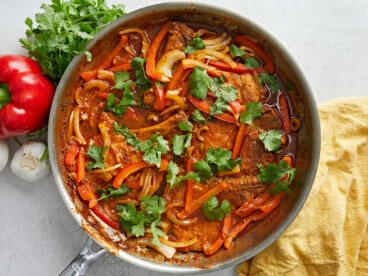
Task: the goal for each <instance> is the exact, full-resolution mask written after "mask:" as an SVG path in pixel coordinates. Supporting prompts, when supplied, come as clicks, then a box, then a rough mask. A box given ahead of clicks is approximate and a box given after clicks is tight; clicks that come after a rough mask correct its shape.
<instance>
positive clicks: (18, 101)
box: [0, 55, 55, 138]
mask: <svg viewBox="0 0 368 276" xmlns="http://www.w3.org/2000/svg"><path fill="white" fill-rule="evenodd" d="M54 92H55V88H54V86H53V84H52V83H51V81H50V80H48V79H47V78H46V77H45V76H43V75H42V73H41V68H40V66H39V65H38V64H37V63H36V62H35V61H33V60H32V59H30V58H27V57H25V56H19V55H4V56H1V57H0V138H7V137H14V136H19V135H23V134H26V133H29V132H32V131H36V130H38V129H40V128H42V127H43V126H44V125H45V124H46V122H47V119H48V115H49V111H50V107H51V103H52V99H53V96H54Z"/></svg>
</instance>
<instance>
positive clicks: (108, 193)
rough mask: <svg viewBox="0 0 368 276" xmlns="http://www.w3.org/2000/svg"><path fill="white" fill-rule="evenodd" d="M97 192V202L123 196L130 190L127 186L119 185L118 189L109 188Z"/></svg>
mask: <svg viewBox="0 0 368 276" xmlns="http://www.w3.org/2000/svg"><path fill="white" fill-rule="evenodd" d="M97 192H98V193H99V194H100V197H99V198H98V200H105V199H109V198H111V197H119V196H123V195H125V194H127V193H129V192H130V188H129V187H128V186H127V185H121V186H120V187H119V188H118V189H115V188H114V187H112V186H109V187H108V188H107V189H98V190H97Z"/></svg>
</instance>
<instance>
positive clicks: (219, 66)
mask: <svg viewBox="0 0 368 276" xmlns="http://www.w3.org/2000/svg"><path fill="white" fill-rule="evenodd" d="M208 65H211V66H213V67H216V68H217V69H220V70H223V71H227V72H232V73H237V74H244V73H254V71H255V70H254V68H247V67H245V65H244V64H241V63H237V64H236V65H237V66H236V67H234V68H232V67H231V66H230V65H229V64H227V63H225V62H223V61H219V60H210V61H208Z"/></svg>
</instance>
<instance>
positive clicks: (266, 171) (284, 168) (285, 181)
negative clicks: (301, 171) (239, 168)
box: [257, 160, 296, 193]
mask: <svg viewBox="0 0 368 276" xmlns="http://www.w3.org/2000/svg"><path fill="white" fill-rule="evenodd" d="M257 167H258V169H259V174H258V179H259V181H260V182H262V183H265V184H271V183H274V184H275V187H274V188H273V189H272V190H271V193H279V192H286V193H290V189H289V187H288V185H290V184H291V182H292V181H293V180H294V177H295V171H296V170H295V168H290V167H289V165H288V163H287V162H285V161H284V160H280V162H279V164H275V163H271V164H268V165H267V166H265V167H264V166H263V165H262V164H258V165H257Z"/></svg>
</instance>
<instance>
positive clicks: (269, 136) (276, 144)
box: [259, 129, 282, 152]
mask: <svg viewBox="0 0 368 276" xmlns="http://www.w3.org/2000/svg"><path fill="white" fill-rule="evenodd" d="M281 137H282V133H281V131H280V130H276V129H272V130H269V131H265V132H262V133H261V134H260V135H259V139H260V140H261V141H262V142H263V144H264V146H265V149H266V150H268V151H273V152H277V151H278V150H279V149H280V146H281Z"/></svg>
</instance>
